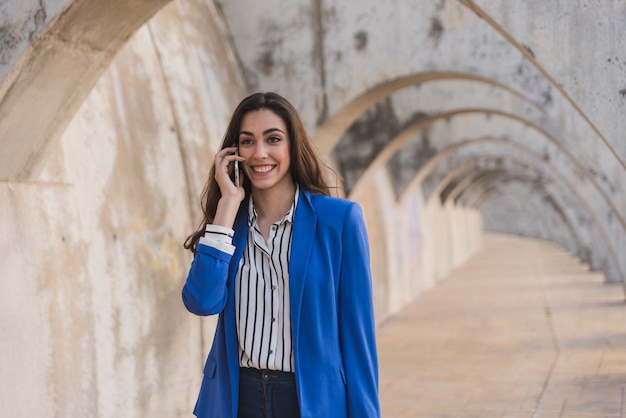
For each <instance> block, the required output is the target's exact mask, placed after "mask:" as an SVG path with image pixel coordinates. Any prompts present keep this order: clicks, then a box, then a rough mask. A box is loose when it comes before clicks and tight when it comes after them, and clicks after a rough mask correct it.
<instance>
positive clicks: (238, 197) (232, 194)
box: [213, 147, 246, 228]
mask: <svg viewBox="0 0 626 418" xmlns="http://www.w3.org/2000/svg"><path fill="white" fill-rule="evenodd" d="M236 151H237V147H226V148H224V149H222V150H220V152H218V153H217V154H216V155H215V181H216V182H217V185H218V186H219V188H220V192H221V194H222V197H221V198H220V200H219V202H218V204H217V209H216V212H215V218H214V220H213V223H214V224H216V225H222V226H226V227H229V228H232V225H233V222H234V220H235V216H236V215H237V211H238V210H239V204H240V203H241V202H242V201H243V199H244V198H245V197H246V192H245V190H244V188H243V186H242V185H239V186H237V185H235V183H234V182H233V179H232V178H231V175H232V173H233V170H234V165H235V161H239V162H240V163H242V162H244V161H245V158H243V157H240V156H239V155H237V154H236ZM242 183H243V176H242Z"/></svg>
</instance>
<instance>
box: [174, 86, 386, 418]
mask: <svg viewBox="0 0 626 418" xmlns="http://www.w3.org/2000/svg"><path fill="white" fill-rule="evenodd" d="M235 162H237V164H238V165H239V166H240V167H241V171H242V173H241V174H242V175H241V178H242V179H243V184H242V185H238V184H235V181H234V180H233V178H234V177H237V176H233V174H234V173H233V171H234V166H235V165H236V164H235ZM329 194H330V193H329V187H328V186H327V184H326V182H325V180H324V177H323V173H322V163H321V162H320V160H319V158H318V157H317V155H316V153H315V151H314V148H313V146H312V144H311V142H310V140H309V138H308V136H307V134H306V132H305V129H304V126H303V124H302V121H301V120H300V117H299V116H298V114H297V112H296V110H295V109H294V107H293V106H292V105H291V104H290V103H289V102H288V101H287V100H286V99H284V98H283V97H281V96H279V95H277V94H275V93H257V94H253V95H251V96H249V97H247V98H245V99H244V100H243V101H242V102H241V103H240V104H239V106H238V107H237V109H235V112H234V114H233V116H232V119H231V121H230V124H229V126H228V128H227V131H226V134H225V136H224V141H223V143H222V147H221V150H220V151H219V152H218V153H217V155H216V157H215V162H214V164H213V166H212V168H211V173H210V176H209V180H208V182H207V185H206V186H205V190H204V192H203V199H202V200H203V210H204V220H203V222H202V224H201V225H200V227H199V228H198V230H197V231H196V232H195V233H193V234H192V235H190V236H189V238H188V239H187V241H186V242H185V248H187V249H190V250H192V251H193V252H194V260H193V262H192V264H191V267H190V270H189V275H188V276H187V280H186V283H185V286H184V288H183V292H182V296H183V302H184V304H185V306H186V307H187V309H188V310H189V311H190V312H192V313H194V314H196V315H213V314H219V319H218V324H217V329H216V331H215V337H214V340H213V346H212V348H211V351H210V353H209V355H208V358H207V361H206V364H205V367H204V378H203V382H202V387H201V390H200V395H199V397H198V401H197V403H196V407H195V410H194V414H195V415H196V416H198V417H201V418H204V417H217V418H225V417H229V418H230V417H232V418H235V417H239V418H248V417H279V416H280V417H299V416H301V417H320V418H322V417H323V418H329V417H332V418H341V417H353V418H354V417H358V418H364V417H378V416H380V412H379V403H378V361H377V354H376V342H375V330H374V315H373V309H372V288H371V276H370V268H369V246H368V241H367V233H366V230H365V225H364V221H363V215H362V212H361V209H360V207H359V206H358V205H357V204H356V203H354V202H350V201H347V200H343V199H339V198H333V197H330V196H329Z"/></svg>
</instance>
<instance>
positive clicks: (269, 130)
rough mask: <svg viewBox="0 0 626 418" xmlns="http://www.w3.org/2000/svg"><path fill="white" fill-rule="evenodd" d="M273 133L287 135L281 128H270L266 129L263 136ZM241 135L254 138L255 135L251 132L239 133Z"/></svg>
mask: <svg viewBox="0 0 626 418" xmlns="http://www.w3.org/2000/svg"><path fill="white" fill-rule="evenodd" d="M272 132H280V133H282V134H283V135H284V134H285V132H283V130H282V129H280V128H269V129H266V130H265V131H263V135H267V134H271V133H272ZM239 135H249V136H254V134H253V133H252V132H249V131H241V132H239Z"/></svg>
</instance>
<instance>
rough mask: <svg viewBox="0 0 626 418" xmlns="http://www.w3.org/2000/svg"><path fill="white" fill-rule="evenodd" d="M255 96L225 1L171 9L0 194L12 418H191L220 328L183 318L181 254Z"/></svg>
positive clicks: (4, 387) (6, 400)
mask: <svg viewBox="0 0 626 418" xmlns="http://www.w3.org/2000/svg"><path fill="white" fill-rule="evenodd" d="M84 23H86V22H84ZM242 85H243V83H242V80H241V78H240V77H239V70H238V67H237V64H236V59H235V56H234V55H233V51H232V49H231V48H230V44H229V41H228V35H227V32H226V30H225V27H224V25H223V22H222V20H221V16H220V13H219V11H218V10H217V9H216V8H215V6H214V5H213V3H211V2H204V1H196V0H185V1H177V2H175V3H172V4H171V5H169V6H167V7H166V8H165V9H163V10H162V11H161V12H160V13H159V14H158V15H157V16H155V17H154V18H153V19H152V20H151V21H150V22H149V23H148V24H147V25H145V26H143V27H142V28H141V29H140V30H139V31H138V32H137V33H136V34H135V35H134V36H133V38H132V39H131V40H130V41H129V43H128V44H127V45H126V46H125V47H124V48H123V49H122V50H121V51H120V52H119V53H118V54H117V56H116V57H115V60H114V61H113V62H112V64H111V66H110V67H109V68H108V70H107V71H106V72H105V73H104V75H103V76H102V78H101V79H100V80H99V81H98V83H97V85H96V86H95V88H94V89H93V91H92V92H91V93H90V94H89V96H88V97H87V99H86V100H85V102H84V103H83V104H82V106H81V107H80V110H79V111H78V113H77V114H76V115H75V117H74V118H73V120H72V121H71V123H70V124H69V126H68V128H67V130H66V131H65V133H64V134H63V136H62V138H60V140H59V141H58V145H57V146H55V147H53V148H52V149H51V150H49V152H48V153H47V155H46V156H45V157H46V158H45V162H44V164H43V167H42V170H41V173H40V174H39V175H38V176H37V177H36V178H33V179H31V180H29V181H4V182H1V183H0V236H2V239H1V240H0V250H1V251H2V254H3V258H2V261H1V262H0V277H1V278H2V282H3V292H2V293H1V294H0V316H1V317H2V321H1V322H0V335H1V337H0V340H1V342H0V370H2V376H3V378H2V379H1V380H0V382H1V383H0V404H1V405H2V415H3V416H7V417H9V416H10V417H42V416H45V417H87V416H91V417H96V416H98V417H139V416H158V417H175V416H181V417H182V416H185V417H187V416H191V410H192V409H193V405H194V403H195V398H196V396H197V392H198V389H199V385H200V378H201V372H202V365H203V361H204V358H205V355H206V352H207V345H208V343H209V342H210V340H211V338H212V331H213V327H214V320H213V319H198V318H197V317H194V316H192V315H191V314H189V313H188V312H187V311H186V310H185V309H184V307H183V305H182V302H181V298H180V291H181V288H182V283H183V280H184V277H185V274H186V271H187V269H188V266H189V262H190V255H189V254H188V252H187V251H185V250H183V248H182V242H183V241H184V239H185V238H186V236H187V234H189V233H190V232H191V231H192V230H193V228H194V227H195V222H197V221H198V220H199V219H198V214H199V211H198V209H199V196H200V192H201V190H202V186H203V182H204V181H205V179H206V176H207V175H208V169H209V162H210V161H211V159H212V156H213V154H214V152H215V150H216V148H217V145H218V144H219V142H220V141H221V136H222V134H223V130H224V129H225V126H226V123H227V121H228V118H229V116H230V113H231V112H232V108H233V107H234V105H235V104H236V103H237V102H238V101H239V99H240V98H241V96H242V94H243V92H242ZM3 153H4V151H3ZM3 155H5V154H3Z"/></svg>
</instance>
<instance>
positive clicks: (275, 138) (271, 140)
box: [269, 136, 280, 142]
mask: <svg viewBox="0 0 626 418" xmlns="http://www.w3.org/2000/svg"><path fill="white" fill-rule="evenodd" d="M269 142H280V137H279V136H270V137H269Z"/></svg>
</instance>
